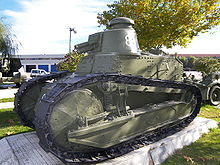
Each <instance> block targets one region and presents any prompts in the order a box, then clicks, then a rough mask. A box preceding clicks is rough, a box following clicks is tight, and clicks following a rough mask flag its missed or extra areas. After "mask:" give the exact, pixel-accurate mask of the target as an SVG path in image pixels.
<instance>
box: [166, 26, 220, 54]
mask: <svg viewBox="0 0 220 165" xmlns="http://www.w3.org/2000/svg"><path fill="white" fill-rule="evenodd" d="M219 43H220V26H217V27H216V28H214V29H212V30H211V31H210V32H207V33H202V34H200V35H199V36H197V37H195V38H194V39H193V40H192V42H191V43H190V44H189V45H188V46H187V47H186V48H181V47H180V46H176V47H174V48H172V49H166V50H165V51H167V52H169V53H176V52H177V53H179V54H220V46H219Z"/></svg>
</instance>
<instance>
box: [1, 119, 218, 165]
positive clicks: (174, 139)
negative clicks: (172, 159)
mask: <svg viewBox="0 0 220 165" xmlns="http://www.w3.org/2000/svg"><path fill="white" fill-rule="evenodd" d="M217 127H218V123H217V122H216V121H213V120H210V119H206V118H201V117H197V118H196V119H195V120H194V121H193V122H192V123H191V124H190V125H189V126H188V127H186V128H185V129H183V130H182V131H180V132H178V133H176V134H174V135H172V136H169V137H167V138H165V139H162V140H160V141H158V142H156V143H153V144H151V145H148V146H145V147H143V148H140V149H138V150H135V151H132V152H130V153H128V154H126V155H123V156H121V157H118V158H115V159H112V160H108V161H105V162H102V163H99V164H100V165H114V164H117V165H127V164H129V165H136V164H138V165H150V164H151V165H152V164H160V163H162V162H163V161H164V160H165V159H166V158H167V157H169V156H170V155H172V154H173V153H174V152H175V151H176V150H178V149H181V148H183V147H184V146H187V145H190V144H191V143H193V142H195V141H196V140H198V139H199V138H200V137H201V135H202V134H204V133H207V132H209V129H211V128H217ZM38 141H39V140H38V138H37V136H36V133H35V132H30V133H24V134H19V135H14V136H8V137H6V138H3V139H1V140H0V164H1V165H11V164H13V165H19V164H22V165H39V164H41V165H63V163H62V162H61V161H60V160H59V159H58V158H56V157H55V156H54V155H52V154H51V153H46V152H45V151H44V150H43V149H42V148H41V147H40V146H39V144H38Z"/></svg>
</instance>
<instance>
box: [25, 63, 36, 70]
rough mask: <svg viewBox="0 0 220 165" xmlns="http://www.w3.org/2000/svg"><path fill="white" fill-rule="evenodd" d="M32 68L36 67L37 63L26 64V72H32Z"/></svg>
mask: <svg viewBox="0 0 220 165" xmlns="http://www.w3.org/2000/svg"><path fill="white" fill-rule="evenodd" d="M31 69H36V65H26V72H31Z"/></svg>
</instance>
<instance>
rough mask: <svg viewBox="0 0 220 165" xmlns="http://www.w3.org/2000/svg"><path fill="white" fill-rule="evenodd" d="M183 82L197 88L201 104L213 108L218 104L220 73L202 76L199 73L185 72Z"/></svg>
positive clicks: (219, 102)
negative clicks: (203, 103) (199, 92)
mask: <svg viewBox="0 0 220 165" xmlns="http://www.w3.org/2000/svg"><path fill="white" fill-rule="evenodd" d="M184 81H185V82H188V83H192V84H195V85H197V87H199V89H200V91H201V93H202V100H203V102H205V103H208V104H211V105H214V106H217V105H219V104H220V72H215V73H209V74H202V73H200V72H192V71H188V72H187V71H185V72H184Z"/></svg>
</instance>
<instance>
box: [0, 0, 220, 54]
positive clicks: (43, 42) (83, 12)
mask: <svg viewBox="0 0 220 165" xmlns="http://www.w3.org/2000/svg"><path fill="white" fill-rule="evenodd" d="M113 1H114V0H0V17H6V19H4V20H5V22H6V23H9V24H10V25H11V27H12V30H13V32H14V33H15V34H16V36H17V40H18V41H20V42H21V44H22V47H20V49H19V52H18V54H51V53H53V54H55V53H67V52H68V40H69V31H68V28H69V27H74V28H75V29H76V30H77V34H73V38H72V42H73V45H74V44H77V43H81V42H85V41H86V40H87V37H88V35H89V34H91V33H95V32H98V31H102V30H103V27H102V28H98V27H97V26H98V23H97V19H96V16H97V13H98V12H102V11H103V10H105V9H107V6H106V5H107V4H108V3H111V2H113ZM212 32H215V33H214V34H210V33H205V34H201V35H200V36H198V37H196V38H195V39H194V40H193V41H192V43H191V44H189V46H188V47H187V48H183V49H182V48H180V47H175V48H173V49H169V50H165V51H167V52H169V53H175V52H177V53H188V54H191V53H204V54H205V53H217V54H220V46H219V43H220V26H219V27H217V28H216V29H213V30H212Z"/></svg>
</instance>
